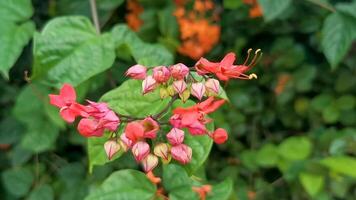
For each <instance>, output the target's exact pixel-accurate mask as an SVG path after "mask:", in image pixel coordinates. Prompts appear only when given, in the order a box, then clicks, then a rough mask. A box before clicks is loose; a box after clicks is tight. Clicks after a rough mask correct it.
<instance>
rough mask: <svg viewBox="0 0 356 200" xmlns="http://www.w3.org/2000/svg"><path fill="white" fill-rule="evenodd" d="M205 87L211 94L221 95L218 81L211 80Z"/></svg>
mask: <svg viewBox="0 0 356 200" xmlns="http://www.w3.org/2000/svg"><path fill="white" fill-rule="evenodd" d="M205 87H206V89H207V90H208V91H209V92H212V93H214V94H219V93H220V83H219V81H218V80H216V79H213V78H210V79H208V80H207V81H206V82H205Z"/></svg>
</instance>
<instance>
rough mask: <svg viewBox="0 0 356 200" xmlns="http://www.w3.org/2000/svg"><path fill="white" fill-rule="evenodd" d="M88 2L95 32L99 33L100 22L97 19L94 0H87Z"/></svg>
mask: <svg viewBox="0 0 356 200" xmlns="http://www.w3.org/2000/svg"><path fill="white" fill-rule="evenodd" d="M89 2H90V9H91V16H92V19H93V22H94V26H95V30H96V33H97V34H98V35H99V34H100V24H99V19H98V12H97V7H96V0H89Z"/></svg>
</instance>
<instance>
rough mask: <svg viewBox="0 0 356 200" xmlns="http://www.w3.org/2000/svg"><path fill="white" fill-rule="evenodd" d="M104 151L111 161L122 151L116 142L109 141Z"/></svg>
mask: <svg viewBox="0 0 356 200" xmlns="http://www.w3.org/2000/svg"><path fill="white" fill-rule="evenodd" d="M104 149H105V153H106V156H107V157H108V159H109V160H111V158H112V157H114V155H115V154H116V153H117V152H118V151H120V144H119V143H117V142H116V141H114V140H108V141H106V142H105V144H104Z"/></svg>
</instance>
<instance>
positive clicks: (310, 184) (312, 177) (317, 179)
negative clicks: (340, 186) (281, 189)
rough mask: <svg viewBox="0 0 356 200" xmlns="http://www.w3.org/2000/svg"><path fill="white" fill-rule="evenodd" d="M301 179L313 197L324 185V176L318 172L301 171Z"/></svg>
mask: <svg viewBox="0 0 356 200" xmlns="http://www.w3.org/2000/svg"><path fill="white" fill-rule="evenodd" d="M299 180H300V182H301V184H302V186H303V187H304V189H305V190H306V191H307V193H308V194H309V195H310V196H311V197H315V195H317V194H318V193H319V192H320V190H322V189H323V187H324V177H323V176H321V175H318V174H311V173H305V172H304V173H301V174H299Z"/></svg>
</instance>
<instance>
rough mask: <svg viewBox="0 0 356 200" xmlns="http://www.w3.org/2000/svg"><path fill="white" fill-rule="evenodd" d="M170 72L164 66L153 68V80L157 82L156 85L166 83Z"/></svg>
mask: <svg viewBox="0 0 356 200" xmlns="http://www.w3.org/2000/svg"><path fill="white" fill-rule="evenodd" d="M170 75H171V74H170V72H169V70H168V68H167V67H165V66H158V67H155V68H153V78H154V79H155V80H156V81H157V83H165V82H167V81H168V79H169V77H170Z"/></svg>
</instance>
